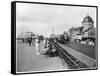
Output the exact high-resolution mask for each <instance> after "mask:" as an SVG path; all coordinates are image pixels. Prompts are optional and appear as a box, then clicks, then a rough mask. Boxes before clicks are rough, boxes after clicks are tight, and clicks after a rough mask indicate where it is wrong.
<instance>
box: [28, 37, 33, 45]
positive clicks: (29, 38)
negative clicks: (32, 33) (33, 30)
mask: <svg viewBox="0 0 100 76" xmlns="http://www.w3.org/2000/svg"><path fill="white" fill-rule="evenodd" d="M28 43H29V46H31V43H32V37H28Z"/></svg>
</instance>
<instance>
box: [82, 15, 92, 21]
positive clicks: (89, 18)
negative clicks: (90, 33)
mask: <svg viewBox="0 0 100 76" xmlns="http://www.w3.org/2000/svg"><path fill="white" fill-rule="evenodd" d="M84 22H92V23H93V22H94V21H93V19H92V18H91V17H90V16H89V15H87V16H86V17H84V19H83V22H82V23H84Z"/></svg>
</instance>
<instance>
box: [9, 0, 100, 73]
mask: <svg viewBox="0 0 100 76" xmlns="http://www.w3.org/2000/svg"><path fill="white" fill-rule="evenodd" d="M16 3H31V4H47V5H60V6H78V7H95V8H96V61H97V63H96V64H97V67H96V68H95V69H94V68H87V69H75V70H73V69H72V70H57V71H43V72H42V71H41V72H17V71H16ZM97 69H98V6H93V5H76V4H60V3H45V2H28V1H13V2H11V73H12V74H34V73H52V72H67V71H83V70H97Z"/></svg>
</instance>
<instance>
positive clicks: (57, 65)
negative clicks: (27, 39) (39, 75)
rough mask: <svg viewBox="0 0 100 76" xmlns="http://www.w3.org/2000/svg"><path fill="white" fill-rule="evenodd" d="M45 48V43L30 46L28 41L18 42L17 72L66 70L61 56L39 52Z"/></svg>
mask: <svg viewBox="0 0 100 76" xmlns="http://www.w3.org/2000/svg"><path fill="white" fill-rule="evenodd" d="M36 48H38V49H39V48H40V49H39V51H41V50H42V48H43V43H40V44H39V45H38V46H36V45H34V46H33V45H32V46H29V45H28V44H26V43H21V42H17V61H16V63H17V72H40V71H57V70H66V69H67V67H66V66H65V65H63V64H62V60H61V59H60V58H59V57H48V58H47V57H45V56H44V55H41V54H37V49H36Z"/></svg>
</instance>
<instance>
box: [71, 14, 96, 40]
mask: <svg viewBox="0 0 100 76" xmlns="http://www.w3.org/2000/svg"><path fill="white" fill-rule="evenodd" d="M69 35H70V36H71V38H72V39H82V40H92V41H95V38H96V37H95V27H94V21H93V19H92V18H91V17H90V16H89V15H87V16H86V17H84V19H83V21H82V26H81V27H72V28H70V29H69Z"/></svg>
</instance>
